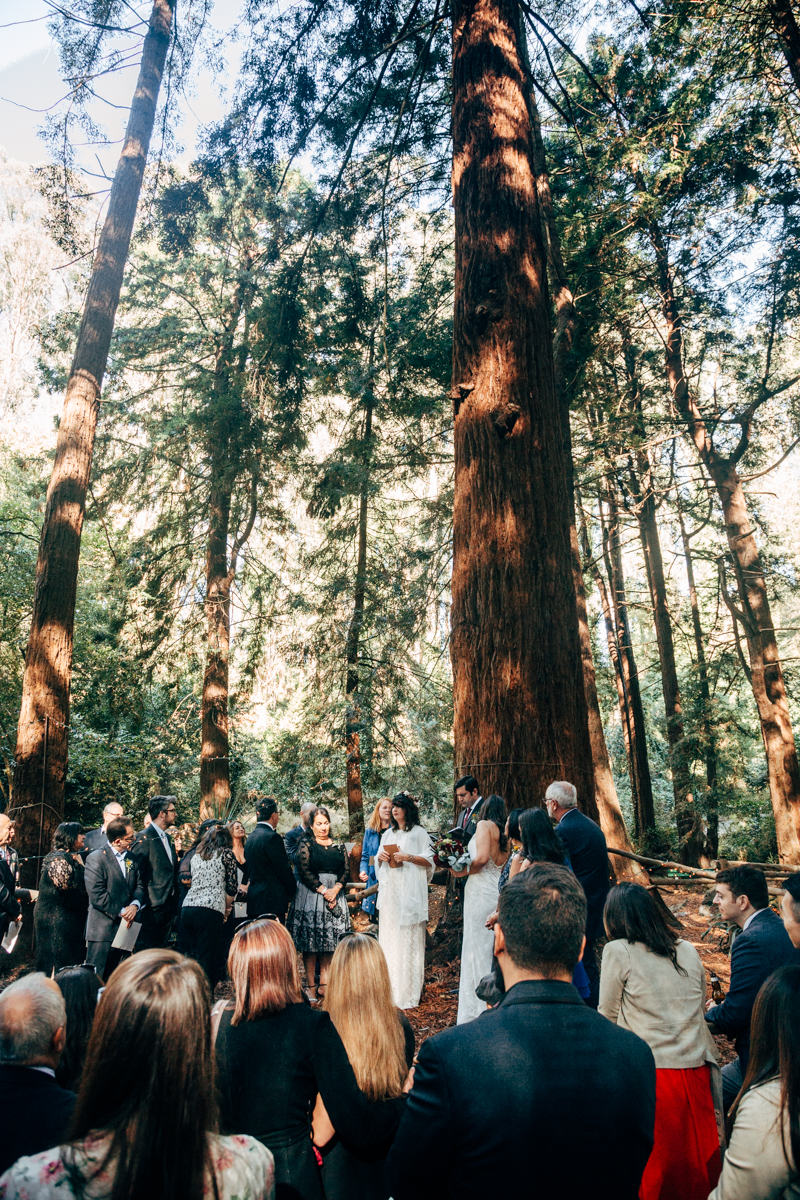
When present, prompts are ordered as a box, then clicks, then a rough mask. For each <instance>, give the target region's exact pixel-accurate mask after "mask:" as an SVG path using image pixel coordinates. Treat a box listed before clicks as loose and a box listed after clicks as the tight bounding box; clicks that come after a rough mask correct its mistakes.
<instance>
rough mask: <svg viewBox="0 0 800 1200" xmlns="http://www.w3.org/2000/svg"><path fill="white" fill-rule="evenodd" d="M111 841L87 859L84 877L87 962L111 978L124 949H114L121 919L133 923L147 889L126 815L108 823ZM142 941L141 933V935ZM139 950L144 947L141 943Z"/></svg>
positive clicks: (99, 972) (128, 923)
mask: <svg viewBox="0 0 800 1200" xmlns="http://www.w3.org/2000/svg"><path fill="white" fill-rule="evenodd" d="M107 832H108V837H109V839H110V840H109V841H107V842H106V844H105V846H102V847H101V849H99V850H93V851H92V853H91V854H90V855H89V857H88V858H87V860H86V868H85V875H84V879H85V882H86V891H87V892H88V893H89V915H88V917H87V919H86V942H87V946H86V961H87V962H90V963H92V964H93V965H94V966H95V967H96V968H97V973H98V975H102V976H103V978H104V979H108V977H109V975H110V974H111V972H112V971H113V970H114V968H115V967H116V966H117V965H118V964H119V961H120V959H121V957H122V954H123V951H121V950H112V949H111V943H112V942H113V940H114V938H115V937H116V935H117V930H118V929H119V926H120V922H121V921H125V923H126V924H127V925H128V926H130V925H131V924H132V922H133V921H134V920H136V918H137V916H138V914H139V910H140V909H141V908H142V905H143V904H144V901H145V890H144V885H143V883H142V880H141V877H140V874H139V868H138V866H137V864H136V860H135V859H134V857H133V855H132V854H131V853H130V849H131V846H132V845H133V837H134V834H133V825H132V823H131V822H130V821H129V820H128V818H127V817H122V818H121V819H120V820H116V821H112V822H111V823H110V824H109V826H108V830H107ZM139 940H141V934H140V935H139ZM136 949H137V950H139V949H141V947H140V946H139V945H137V947H136Z"/></svg>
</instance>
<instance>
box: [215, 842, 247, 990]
mask: <svg viewBox="0 0 800 1200" xmlns="http://www.w3.org/2000/svg"><path fill="white" fill-rule="evenodd" d="M228 829H229V830H230V834H231V838H232V839H233V845H232V846H231V849H232V851H233V857H234V858H235V859H236V881H237V884H238V889H237V892H236V899H235V900H234V902H233V909H232V910H231V912H230V913H229V915H228V917H227V918H226V920H225V924H224V926H223V928H222V940H221V942H220V950H219V969H218V971H217V978H218V979H223V978H224V977H225V975H226V973H227V969H228V966H227V964H228V954H229V953H230V948H231V942H232V941H233V935H234V934H235V933H236V930H237V929H238V928H239V926H240V925H241V924H242V922H243V921H246V920H247V916H246V915H240V916H238V917H237V916H236V905H237V904H244V905H245V906H246V904H247V890H248V886H249V879H250V868H249V867H248V865H247V859H246V858H245V854H244V845H245V842H246V841H247V830H246V829H245V827H244V825H243V824H242V822H241V821H239V820H235V821H231V822H230V823H229V825H228ZM246 911H247V909H246V907H245V913H246Z"/></svg>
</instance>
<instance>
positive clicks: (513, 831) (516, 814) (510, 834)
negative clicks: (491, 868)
mask: <svg viewBox="0 0 800 1200" xmlns="http://www.w3.org/2000/svg"><path fill="white" fill-rule="evenodd" d="M527 811H528V810H527V809H526V808H512V810H511V812H510V813H509V814H508V820H507V821H506V829H505V834H506V839H507V841H508V858H507V859H506V865H505V866H504V867H503V869H502V871H501V872H500V880H499V882H498V884H497V890H498V892H502V890H503V888H504V887H505V886H506V884H507V883H508V881H509V879H513V878H514V876H515V875H516V873H517V871H518V870H519V868H520V865H521V860H522V856H521V851H522V834H521V832H520V828H519V822H520V818H521V817H522V816H523V815H524V814H525V813H526V812H527Z"/></svg>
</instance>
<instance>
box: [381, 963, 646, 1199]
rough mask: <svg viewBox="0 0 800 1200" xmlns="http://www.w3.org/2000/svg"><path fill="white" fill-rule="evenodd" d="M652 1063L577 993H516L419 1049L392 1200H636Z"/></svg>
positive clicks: (556, 988) (392, 1171)
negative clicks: (495, 1198)
mask: <svg viewBox="0 0 800 1200" xmlns="http://www.w3.org/2000/svg"><path fill="white" fill-rule="evenodd" d="M655 1075H656V1073H655V1063H654V1061H653V1055H652V1053H651V1051H650V1048H649V1046H647V1045H646V1044H645V1043H644V1042H643V1041H642V1040H641V1039H640V1038H638V1037H636V1035H635V1034H633V1033H629V1032H628V1030H625V1029H619V1028H618V1027H617V1026H616V1025H612V1024H611V1022H610V1021H607V1020H606V1019H605V1017H601V1016H600V1015H599V1014H598V1013H596V1012H595V1011H594V1010H593V1009H590V1008H587V1006H586V1005H585V1004H584V1003H583V1001H582V1000H581V998H580V996H579V995H578V993H577V992H576V991H575V988H574V987H573V986H572V984H570V983H561V982H559V981H557V980H541V981H539V980H537V981H527V982H523V983H518V984H516V985H515V986H514V987H512V988H510V989H509V991H508V992H506V994H505V996H504V997H503V999H502V1001H501V1002H500V1004H499V1005H498V1006H497V1007H496V1008H493V1009H490V1010H488V1011H487V1012H485V1013H482V1014H481V1015H480V1016H479V1017H477V1018H476V1019H475V1020H474V1021H469V1022H467V1023H466V1024H464V1025H457V1026H455V1027H454V1028H452V1029H446V1030H444V1032H443V1033H439V1034H437V1035H436V1036H435V1037H432V1038H429V1039H428V1040H427V1041H426V1042H423V1045H422V1048H421V1049H420V1052H419V1055H418V1064H417V1067H416V1071H415V1075H414V1087H413V1089H412V1091H411V1094H410V1095H409V1098H408V1104H407V1106H406V1111H405V1115H404V1117H403V1120H402V1121H401V1123H400V1129H399V1131H398V1134H397V1137H396V1139H395V1142H394V1145H393V1146H392V1149H391V1152H390V1154H389V1180H390V1183H391V1185H392V1196H393V1197H394V1200H487V1197H492V1196H497V1195H500V1194H502V1195H503V1196H508V1197H513V1196H520V1197H521V1196H524V1197H525V1198H526V1200H553V1198H554V1197H557V1198H558V1200H637V1196H638V1192H639V1183H640V1180H641V1177H642V1172H643V1171H644V1168H645V1164H646V1163H647V1159H648V1157H649V1155H650V1150H651V1149H652V1146H653V1123H654V1119H655V1086H656V1079H655Z"/></svg>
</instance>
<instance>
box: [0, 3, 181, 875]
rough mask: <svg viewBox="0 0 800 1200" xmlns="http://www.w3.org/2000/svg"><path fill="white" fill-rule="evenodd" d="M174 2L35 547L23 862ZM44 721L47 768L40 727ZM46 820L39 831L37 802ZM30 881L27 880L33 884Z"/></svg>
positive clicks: (22, 742) (152, 53)
mask: <svg viewBox="0 0 800 1200" xmlns="http://www.w3.org/2000/svg"><path fill="white" fill-rule="evenodd" d="M174 10H175V0H155V3H154V4H153V11H152V14H151V17H150V26H149V29H148V32H147V36H146V37H145V41H144V49H143V52H142V61H141V66H140V69H139V78H138V81H137V84H136V91H135V93H134V97H133V103H132V105H131V111H130V117H129V120H128V128H127V130H126V133H125V142H124V145H123V148H122V154H121V156H120V160H119V164H118V166H117V171H116V174H115V176H114V183H113V185H112V188H111V197H110V199H109V205H108V214H107V216H106V219H105V222H104V224H103V230H102V233H101V234H100V242H99V245H98V248H97V253H96V255H95V259H94V263H93V266H92V274H91V278H90V281H89V289H88V292H87V296H86V302H85V305H84V310H83V317H82V320H81V326H80V330H79V333H78V341H77V344H76V347H75V355H74V358H73V361H72V368H71V371H70V376H69V381H68V383H67V390H66V396H65V399H64V414H63V417H62V420H61V425H60V427H59V431H58V441H57V443H56V453H55V461H54V464H53V473H52V476H51V478H50V485H49V487H48V490H47V504H46V507H45V514H44V522H43V525H42V533H41V539H40V543H39V557H38V561H37V564H36V588H35V592H34V600H33V616H32V620H31V631H30V636H29V639H28V647H27V651H26V654H25V674H24V678H23V685H22V706H21V710H20V716H19V726H18V729H17V748H16V754H15V759H16V767H15V771H14V801H15V803H14V812H15V816H16V820H17V845H18V846H19V849H20V851H21V857H23V856H28V855H31V854H36V852H37V851H36V847H37V846H38V844H39V841H40V840H41V841H42V844H43V846H44V848H45V852H46V851H47V850H49V848H50V842H51V838H52V833H53V831H54V829H55V826H56V825H58V823H59V822H60V820H61V817H62V814H63V811H64V784H65V780H66V774H67V754H68V739H67V732H68V726H69V702H70V683H71V678H72V648H73V630H74V623H75V597H76V592H77V583H78V563H79V557H80V542H81V532H82V529H83V519H84V514H85V510H86V490H87V487H88V484H89V474H90V471H91V465H92V454H93V450H94V439H95V431H96V428H97V416H98V411H99V404H100V390H101V387H102V383H103V376H104V374H105V369H106V363H107V360H108V350H109V346H110V344H111V335H112V333H113V330H114V318H115V316H116V311H117V305H118V303H119V296H120V291H121V289H122V279H123V273H124V270H125V263H126V260H127V256H128V248H129V245H130V239H131V234H132V232H133V224H134V220H135V217H136V207H137V204H138V201H139V193H140V191H141V186H142V177H143V175H144V168H145V163H146V160H147V152H148V148H149V145H150V137H151V135H152V132H153V123H154V120H155V112H156V105H157V102H158V92H159V88H160V85H161V78H162V75H163V71H164V63H165V60H166V55H167V47H168V44H169V38H170V32H171V28H172V19H173V14H174ZM45 717H47V718H48V721H49V732H48V746H47V761H46V764H45V761H44V719H45ZM42 788H44V793H45V795H46V798H47V805H46V811H45V814H44V818H43V823H42V828H41V830H40V793H41V791H42ZM31 874H32V872H30V871H27V872H26V878H30V876H31Z"/></svg>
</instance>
